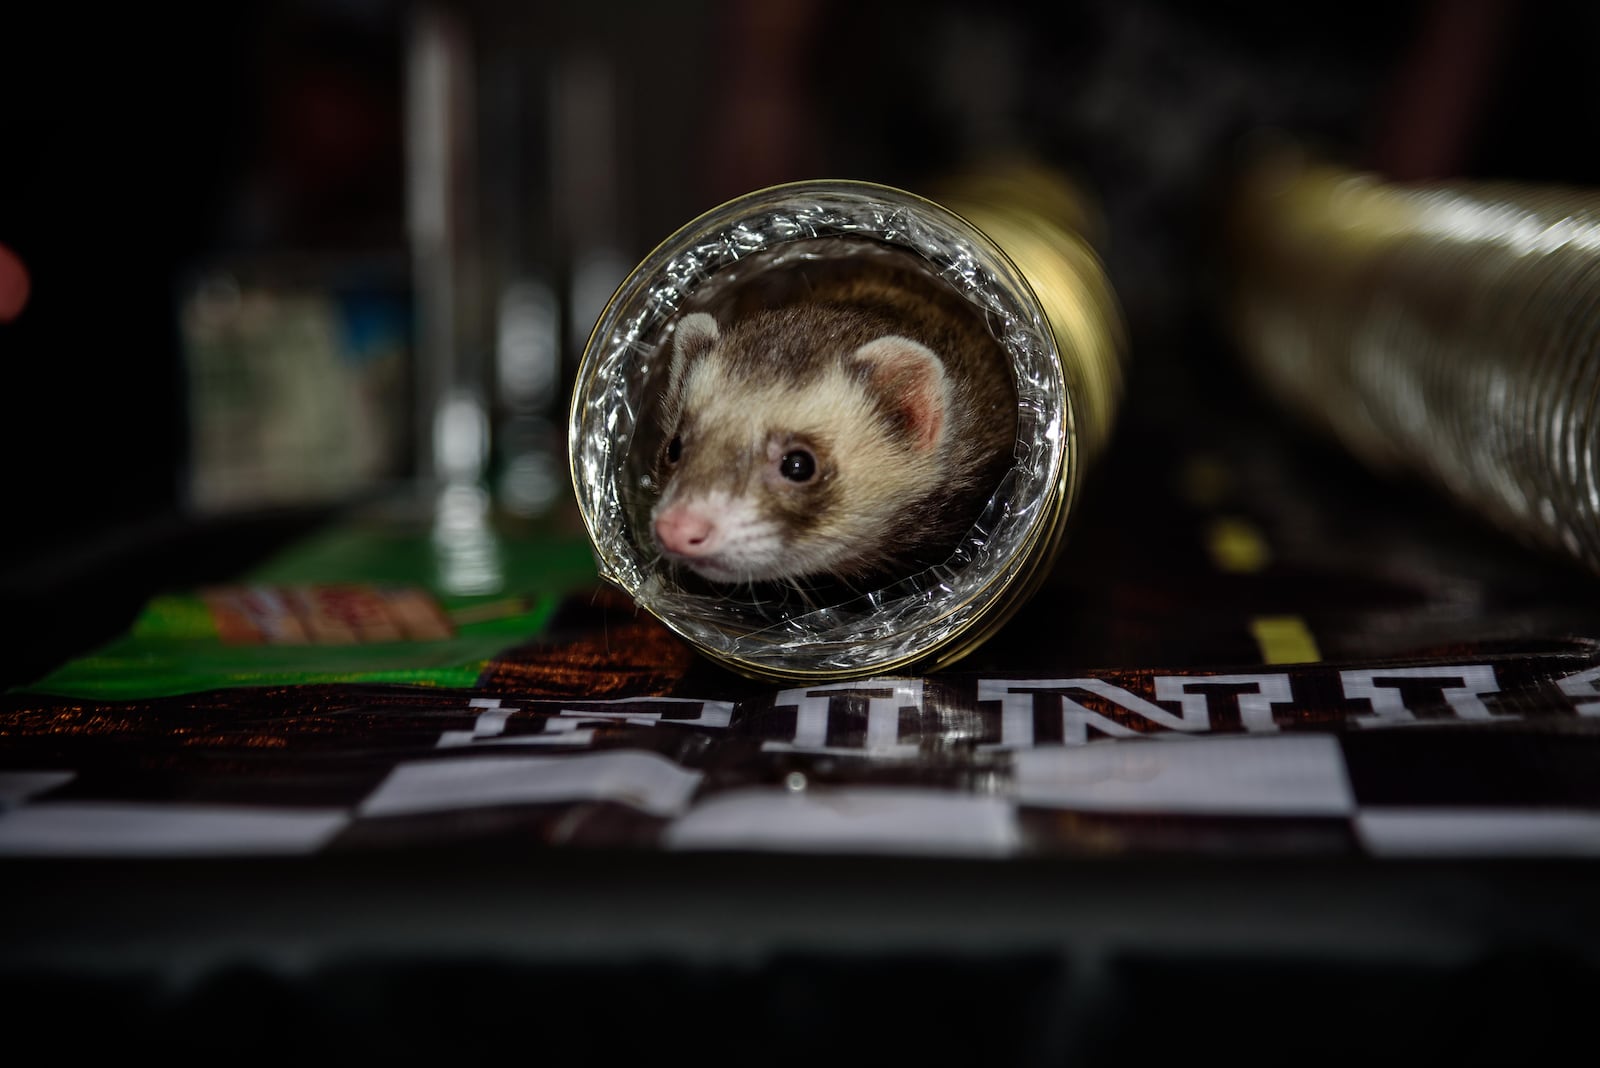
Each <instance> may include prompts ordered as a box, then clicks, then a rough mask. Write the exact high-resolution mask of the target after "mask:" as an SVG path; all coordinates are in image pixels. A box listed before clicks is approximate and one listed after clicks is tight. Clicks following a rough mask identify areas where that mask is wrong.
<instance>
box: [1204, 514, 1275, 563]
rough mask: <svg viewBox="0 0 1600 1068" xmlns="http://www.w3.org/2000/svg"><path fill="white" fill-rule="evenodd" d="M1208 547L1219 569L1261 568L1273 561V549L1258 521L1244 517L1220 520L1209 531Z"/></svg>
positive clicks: (1207, 536)
mask: <svg viewBox="0 0 1600 1068" xmlns="http://www.w3.org/2000/svg"><path fill="white" fill-rule="evenodd" d="M1206 549H1207V550H1208V551H1209V552H1210V553H1211V562H1212V563H1213V564H1215V565H1216V567H1217V570H1219V571H1230V572H1237V573H1244V572H1251V571H1260V570H1261V569H1262V568H1264V567H1266V566H1267V564H1269V563H1271V561H1272V550H1270V549H1268V548H1267V540H1266V539H1265V538H1264V537H1262V536H1261V531H1260V530H1258V529H1256V526H1255V524H1253V523H1249V522H1247V521H1245V520H1243V519H1218V520H1216V521H1215V522H1213V523H1212V524H1211V526H1210V527H1209V528H1208V529H1207V531H1206Z"/></svg>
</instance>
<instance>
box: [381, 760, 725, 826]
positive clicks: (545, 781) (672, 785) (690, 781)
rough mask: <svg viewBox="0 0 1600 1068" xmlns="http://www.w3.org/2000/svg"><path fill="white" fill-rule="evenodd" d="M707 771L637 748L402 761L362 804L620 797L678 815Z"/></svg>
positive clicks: (396, 809) (391, 808)
mask: <svg viewBox="0 0 1600 1068" xmlns="http://www.w3.org/2000/svg"><path fill="white" fill-rule="evenodd" d="M700 778H701V776H700V773H699V772H698V771H689V770H687V769H685V768H682V767H679V766H678V765H677V764H674V763H673V762H672V761H670V760H668V759H666V758H665V757H663V756H659V755H658V754H656V753H650V752H644V751H641V750H637V749H619V750H613V751H610V752H604V753H585V754H582V755H579V756H479V757H473V758H464V759H445V760H418V761H413V762H410V763H406V764H400V765H397V766H396V767H395V768H394V770H393V771H391V772H390V773H389V776H388V777H387V778H386V779H384V780H383V782H382V784H380V785H379V787H378V789H377V790H375V791H374V792H373V793H372V795H371V796H370V797H368V798H367V800H366V801H365V802H363V803H362V805H361V810H360V811H361V815H363V816H399V815H406V814H409V813H413V812H437V811H442V810H447V809H455V808H476V807H479V806H485V805H514V804H533V803H537V802H544V801H616V802H619V803H621V804H624V805H631V806H633V807H634V808H637V809H642V810H643V811H645V812H649V813H651V814H653V815H657V816H671V815H674V814H676V813H678V812H681V811H683V809H684V808H685V806H687V805H688V803H689V798H690V796H691V795H693V793H694V790H695V787H696V786H698V785H699V784H700Z"/></svg>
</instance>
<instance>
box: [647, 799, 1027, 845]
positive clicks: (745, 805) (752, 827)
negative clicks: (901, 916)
mask: <svg viewBox="0 0 1600 1068" xmlns="http://www.w3.org/2000/svg"><path fill="white" fill-rule="evenodd" d="M1018 838H1019V836H1018V832H1017V825H1016V814H1015V811H1014V810H1013V808H1012V805H1011V803H1010V802H1009V801H1007V800H1005V799H1004V798H998V797H975V796H970V795H965V794H953V793H948V792H943V791H934V790H909V789H899V788H889V787H884V788H876V789H874V788H870V787H866V788H857V789H843V790H835V789H812V790H805V791H800V792H791V791H788V790H773V789H769V790H738V791H731V792H729V793H725V794H718V795H716V796H714V797H711V798H708V799H707V800H705V801H702V802H700V803H699V804H697V805H696V806H695V807H694V808H693V809H692V810H690V811H689V813H688V814H687V815H685V816H683V817H682V818H680V819H679V820H678V821H677V822H675V823H673V824H672V825H671V826H670V827H668V828H667V830H666V832H665V836H664V843H665V844H666V845H667V846H668V847H669V848H673V849H685V850H689V849H732V850H745V849H753V850H793V851H800V852H852V853H861V852H868V853H902V854H904V853H913V854H935V855H960V856H1005V855H1007V854H1010V853H1014V852H1016V850H1017V847H1018Z"/></svg>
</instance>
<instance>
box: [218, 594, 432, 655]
mask: <svg viewBox="0 0 1600 1068" xmlns="http://www.w3.org/2000/svg"><path fill="white" fill-rule="evenodd" d="M203 596H204V599H205V603H206V606H207V607H208V608H209V609H210V610H211V618H212V620H213V621H214V622H215V624H216V627H217V634H218V636H219V637H220V638H221V639H222V641H223V643H224V644H227V645H353V644H356V643H364V642H407V641H411V642H415V641H435V640H438V639H441V638H449V637H451V636H452V635H453V630H452V628H451V626H450V623H449V620H447V619H446V618H445V614H444V612H443V611H442V610H441V609H440V607H439V605H438V602H437V601H435V600H434V598H433V596H432V595H431V594H429V593H427V592H426V591H424V590H419V589H415V588H412V587H384V586H366V585H358V586H225V587H218V588H216V589H211V590H207V591H205V593H204V595H203Z"/></svg>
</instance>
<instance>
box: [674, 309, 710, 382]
mask: <svg viewBox="0 0 1600 1068" xmlns="http://www.w3.org/2000/svg"><path fill="white" fill-rule="evenodd" d="M721 332H722V331H721V330H720V329H719V328H718V327H717V321H716V320H715V319H713V318H712V317H711V316H709V315H707V314H706V313H705V312H695V313H694V314H693V315H686V316H684V317H683V318H682V319H679V320H678V325H677V326H675V327H673V328H672V367H671V369H670V371H669V372H668V378H667V392H668V394H669V395H671V396H674V397H675V396H677V395H678V388H679V387H680V386H682V385H683V376H684V374H685V372H687V371H688V369H689V365H690V364H692V363H694V362H695V361H696V360H698V359H699V358H700V357H702V356H704V355H705V354H706V352H707V350H709V349H710V348H711V345H712V343H713V342H714V341H716V340H717V336H718V335H719V334H720V333H721Z"/></svg>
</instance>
